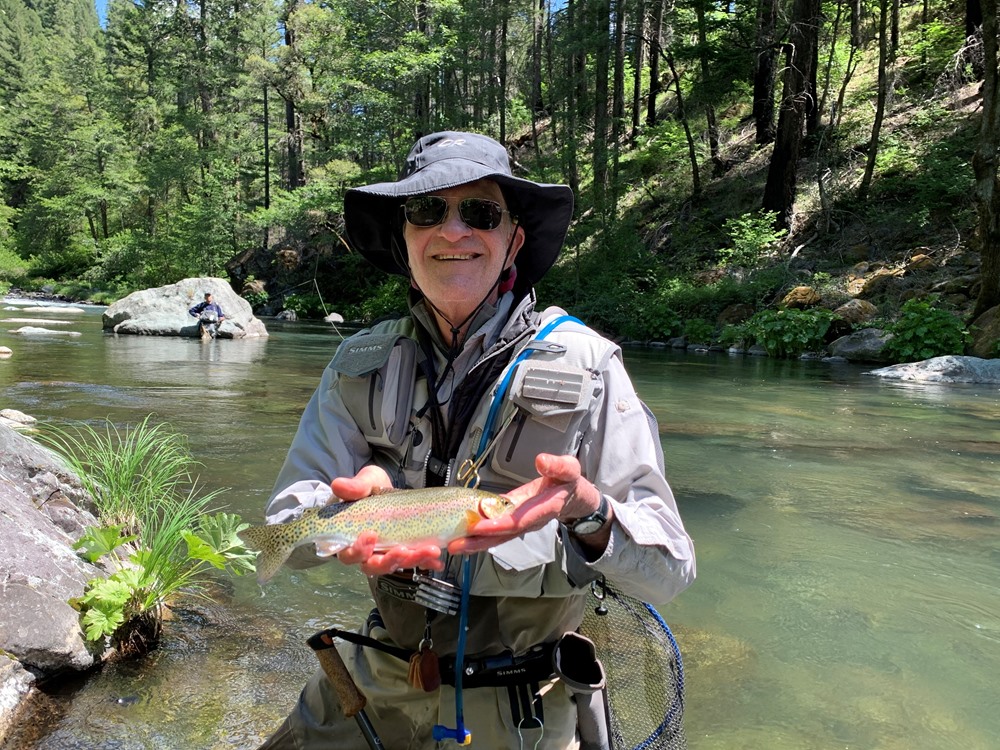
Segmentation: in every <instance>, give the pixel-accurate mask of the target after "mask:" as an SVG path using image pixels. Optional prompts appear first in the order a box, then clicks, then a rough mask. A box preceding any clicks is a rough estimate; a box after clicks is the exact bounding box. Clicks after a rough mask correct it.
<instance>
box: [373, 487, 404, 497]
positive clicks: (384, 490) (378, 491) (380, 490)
mask: <svg viewBox="0 0 1000 750" xmlns="http://www.w3.org/2000/svg"><path fill="white" fill-rule="evenodd" d="M393 492H399V490H397V489H396V488H395V487H373V488H372V491H371V493H370V494H369V495H368V497H375V496H376V495H391V494H392V493H393Z"/></svg>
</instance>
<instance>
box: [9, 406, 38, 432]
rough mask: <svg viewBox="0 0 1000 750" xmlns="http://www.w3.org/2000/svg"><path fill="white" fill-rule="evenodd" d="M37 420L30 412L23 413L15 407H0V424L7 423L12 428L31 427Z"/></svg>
mask: <svg viewBox="0 0 1000 750" xmlns="http://www.w3.org/2000/svg"><path fill="white" fill-rule="evenodd" d="M37 421H38V420H37V419H35V418H34V417H33V416H31V415H30V414H25V413H24V412H23V411H18V410H17V409H0V424H4V425H7V426H8V427H10V428H12V429H15V430H17V429H22V428H24V427H31V425H33V424H34V423H35V422H37Z"/></svg>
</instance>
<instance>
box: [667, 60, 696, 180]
mask: <svg viewBox="0 0 1000 750" xmlns="http://www.w3.org/2000/svg"><path fill="white" fill-rule="evenodd" d="M664 57H666V60H667V66H668V67H669V68H670V78H671V80H672V81H673V84H674V95H675V96H676V97H677V117H679V118H680V121H681V124H682V125H683V126H684V135H685V136H686V137H687V145H688V157H689V158H690V160H691V195H694V196H697V195H700V194H701V175H700V174H699V172H698V152H697V150H696V149H695V147H694V136H692V135H691V125H690V123H688V119H687V115H686V114H685V112H684V96H683V95H682V94H681V79H680V76H679V75H677V66H676V65H674V56H673V54H672V53H671V52H670V50H669V49H668V50H666V52H664Z"/></svg>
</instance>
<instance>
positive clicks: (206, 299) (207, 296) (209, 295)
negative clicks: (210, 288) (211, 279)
mask: <svg viewBox="0 0 1000 750" xmlns="http://www.w3.org/2000/svg"><path fill="white" fill-rule="evenodd" d="M205 301H206V302H211V301H212V295H211V294H206V295H205Z"/></svg>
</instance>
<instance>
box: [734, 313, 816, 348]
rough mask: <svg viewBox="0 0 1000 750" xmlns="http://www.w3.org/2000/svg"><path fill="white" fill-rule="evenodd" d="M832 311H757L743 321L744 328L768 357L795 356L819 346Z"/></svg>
mask: <svg viewBox="0 0 1000 750" xmlns="http://www.w3.org/2000/svg"><path fill="white" fill-rule="evenodd" d="M832 320H833V313H832V312H831V311H830V310H827V309H825V308H813V309H810V310H761V311H760V312H758V313H756V314H755V315H754V316H753V317H752V318H750V320H748V321H747V322H746V324H745V325H746V330H747V331H748V332H750V333H751V334H752V335H753V337H754V338H755V339H756V341H757V343H758V344H760V345H761V346H763V347H764V348H765V349H767V353H768V354H770V355H771V356H772V357H797V356H799V355H800V354H802V353H803V352H807V351H814V350H816V349H820V348H822V346H823V339H824V336H826V332H827V331H828V330H829V328H830V322H831V321H832Z"/></svg>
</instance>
